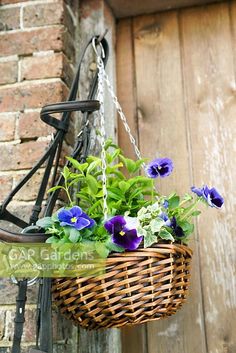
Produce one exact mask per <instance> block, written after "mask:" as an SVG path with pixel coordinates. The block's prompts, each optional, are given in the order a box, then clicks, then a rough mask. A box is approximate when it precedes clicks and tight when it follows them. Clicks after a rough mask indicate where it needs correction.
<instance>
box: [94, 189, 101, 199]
mask: <svg viewBox="0 0 236 353" xmlns="http://www.w3.org/2000/svg"><path fill="white" fill-rule="evenodd" d="M95 196H96V198H101V197H103V190H100V191H99V192H98V193H97V194H96V195H95Z"/></svg>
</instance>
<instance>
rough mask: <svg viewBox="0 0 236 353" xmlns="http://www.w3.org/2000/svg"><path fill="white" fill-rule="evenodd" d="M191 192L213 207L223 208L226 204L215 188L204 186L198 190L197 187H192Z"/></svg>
mask: <svg viewBox="0 0 236 353" xmlns="http://www.w3.org/2000/svg"><path fill="white" fill-rule="evenodd" d="M191 190H192V192H194V193H195V194H197V196H199V197H203V198H204V199H205V200H206V201H207V203H208V205H209V206H211V207H216V208H221V207H222V205H223V203H224V199H223V197H222V196H221V195H220V194H219V192H218V191H217V190H216V189H215V188H211V189H209V188H208V186H207V185H205V186H203V187H202V188H196V187H195V186H192V187H191Z"/></svg>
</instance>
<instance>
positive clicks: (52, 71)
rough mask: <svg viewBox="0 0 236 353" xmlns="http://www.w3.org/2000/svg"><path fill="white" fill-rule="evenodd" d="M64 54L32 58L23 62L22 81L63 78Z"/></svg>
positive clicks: (27, 58)
mask: <svg viewBox="0 0 236 353" xmlns="http://www.w3.org/2000/svg"><path fill="white" fill-rule="evenodd" d="M62 70H63V54H62V53H55V54H53V55H47V56H30V57H26V58H24V59H23V60H22V62H21V80H32V79H38V78H49V77H62Z"/></svg>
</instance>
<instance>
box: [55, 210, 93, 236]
mask: <svg viewBox="0 0 236 353" xmlns="http://www.w3.org/2000/svg"><path fill="white" fill-rule="evenodd" d="M57 216H58V220H59V221H60V225H61V226H62V227H64V226H70V227H74V228H76V229H77V230H81V229H83V228H91V227H92V226H93V225H94V224H95V221H94V220H93V219H91V218H90V217H89V216H88V215H87V214H86V213H84V212H83V211H82V209H81V208H80V207H79V206H74V207H72V208H70V209H69V210H67V209H65V208H64V209H62V210H61V211H60V212H58V215H57Z"/></svg>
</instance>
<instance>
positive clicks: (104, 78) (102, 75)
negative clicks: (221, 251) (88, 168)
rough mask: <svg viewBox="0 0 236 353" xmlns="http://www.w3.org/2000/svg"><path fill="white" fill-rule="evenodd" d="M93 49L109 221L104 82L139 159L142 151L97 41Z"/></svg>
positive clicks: (104, 200) (103, 175)
mask: <svg viewBox="0 0 236 353" xmlns="http://www.w3.org/2000/svg"><path fill="white" fill-rule="evenodd" d="M100 47H101V52H102V56H103V55H104V51H103V47H102V45H101V43H100ZM93 48H94V51H95V54H96V57H97V68H98V93H97V99H98V100H99V101H100V109H99V117H100V122H101V147H102V151H101V160H102V189H103V212H104V219H105V220H106V219H107V215H108V206H107V196H108V194H107V177H106V168H107V164H106V150H105V138H106V131H105V112H104V82H105V83H106V85H107V89H108V92H109V93H110V95H111V97H112V100H113V103H114V105H115V107H116V110H117V112H118V115H119V117H120V119H121V121H122V123H123V125H124V128H125V130H126V132H127V133H128V135H129V139H130V142H131V144H132V145H133V148H134V152H135V154H136V156H137V158H138V159H142V156H141V153H140V150H139V148H138V146H137V144H136V140H135V138H134V136H133V135H132V133H131V130H130V127H129V124H128V121H127V119H126V116H125V114H124V112H123V110H122V108H121V105H120V103H119V101H118V99H117V96H116V95H115V93H114V89H113V86H112V84H111V82H110V80H109V77H108V75H107V73H106V71H105V68H104V64H103V60H102V58H101V56H100V55H99V53H98V51H97V49H96V44H95V39H94V41H93ZM142 167H143V169H144V170H145V169H146V165H145V163H143V164H142Z"/></svg>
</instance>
